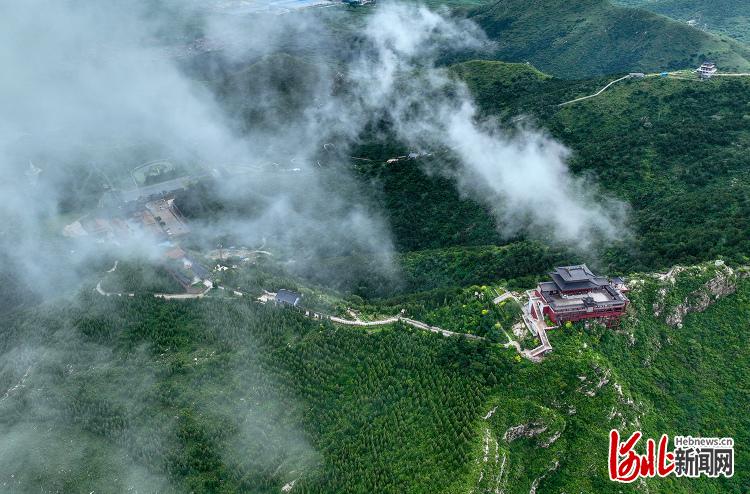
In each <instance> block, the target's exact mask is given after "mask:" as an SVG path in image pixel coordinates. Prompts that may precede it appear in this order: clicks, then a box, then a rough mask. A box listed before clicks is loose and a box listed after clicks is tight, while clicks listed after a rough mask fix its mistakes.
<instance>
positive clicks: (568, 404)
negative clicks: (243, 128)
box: [0, 264, 750, 493]
mask: <svg viewBox="0 0 750 494" xmlns="http://www.w3.org/2000/svg"><path fill="white" fill-rule="evenodd" d="M712 280H713V281H712ZM717 280H719V281H717ZM630 283H631V285H632V287H633V289H634V291H633V292H632V293H631V299H632V301H633V307H634V308H633V310H632V311H631V313H630V314H629V316H628V317H627V319H626V320H625V321H624V322H623V324H622V326H621V327H620V328H619V329H617V330H610V329H604V328H602V327H598V326H592V327H588V328H586V327H584V326H583V325H575V326H574V327H572V328H565V329H561V330H556V331H554V332H553V333H552V334H551V338H552V341H553V344H554V346H555V350H554V352H553V353H552V355H551V356H550V357H548V358H547V359H546V360H545V361H544V362H543V363H541V364H534V363H531V362H529V361H526V360H524V359H521V358H520V357H519V356H517V355H516V353H515V351H514V350H513V349H512V348H511V349H505V348H502V347H500V346H498V345H496V344H491V343H488V342H482V341H470V340H464V339H458V338H445V337H442V336H439V335H435V334H432V333H424V332H419V331H417V330H412V329H408V328H407V327H405V326H399V325H395V326H393V327H386V328H382V329H378V330H376V331H369V332H368V331H364V330H361V329H356V328H347V327H334V326H331V325H330V323H327V322H326V323H321V322H317V321H312V320H310V319H306V318H304V317H303V316H302V315H300V314H298V313H296V312H294V311H289V310H283V309H275V308H273V307H264V306H260V305H259V304H256V303H253V302H250V301H247V300H243V299H223V298H209V299H204V300H200V301H163V300H159V299H155V298H153V297H152V296H149V295H147V294H146V295H143V296H137V297H134V298H129V297H125V298H119V297H115V298H107V297H102V296H100V295H98V294H96V293H95V292H94V291H93V290H92V291H90V292H89V291H87V292H86V293H82V294H80V295H78V296H76V297H75V298H74V299H73V300H71V301H66V302H63V303H61V304H52V303H48V304H46V305H45V306H43V307H41V308H35V309H33V310H26V311H19V312H13V313H10V314H8V315H7V318H6V330H5V332H4V337H3V339H2V343H1V346H0V353H1V354H3V355H5V356H6V358H4V359H3V366H2V368H0V389H3V390H8V391H7V392H5V393H4V395H3V396H2V397H1V398H0V411H2V413H0V417H1V418H0V432H1V433H2V435H3V437H4V438H6V440H5V441H4V442H3V445H2V446H0V454H2V455H3V456H4V457H9V455H12V457H13V458H14V461H7V462H4V463H3V465H4V467H3V468H4V469H3V471H0V485H2V486H3V489H4V490H6V491H8V492H33V491H38V490H40V489H43V490H47V491H62V492H81V491H86V492H91V491H95V492H102V493H108V492H112V493H116V492H123V491H127V489H131V490H133V489H138V490H141V489H142V490H146V491H148V490H149V489H156V490H158V491H159V492H226V493H230V492H238V491H243V492H279V490H280V489H281V487H282V486H287V487H288V486H290V485H291V486H292V487H291V489H292V490H291V492H299V493H311V492H316V493H317V492H319V493H328V492H363V493H364V492H392V493H402V492H446V493H453V492H455V493H459V492H466V491H467V490H471V489H472V488H474V489H475V492H494V490H495V489H496V488H502V489H504V490H505V492H510V493H526V492H528V491H529V488H530V486H531V485H532V483H535V482H536V485H537V488H538V492H597V493H606V492H612V493H614V492H641V490H642V489H643V488H644V486H643V485H642V484H641V485H630V486H629V485H615V484H613V483H610V482H609V481H608V480H606V479H607V474H606V451H607V433H608V431H609V429H610V428H611V427H618V428H621V429H622V430H623V431H632V430H634V429H640V430H643V432H644V434H646V435H647V436H656V435H658V434H661V433H669V434H678V433H679V434H694V435H704V436H710V435H716V436H725V435H728V436H733V437H734V438H735V441H736V442H737V444H738V445H741V444H744V443H746V442H747V441H748V439H750V438H748V437H747V431H748V430H750V424H748V417H747V414H745V413H744V410H745V409H746V408H747V406H748V404H750V396H748V393H747V390H746V389H745V388H744V387H743V383H744V382H746V380H747V378H748V373H750V368H748V361H747V359H745V358H743V355H745V354H746V353H747V351H748V343H747V340H746V339H745V338H744V333H743V332H742V331H738V328H742V327H744V325H745V324H746V321H747V320H748V318H750V312H749V311H750V284H748V279H747V277H746V275H745V274H743V272H737V271H732V270H728V269H726V268H725V267H723V266H718V265H717V266H714V264H709V265H703V266H699V267H695V268H690V269H678V270H675V271H673V273H672V275H671V276H668V277H664V276H662V277H661V278H660V279H658V278H655V277H652V276H650V275H634V276H633V277H632V278H631V279H630ZM709 283H710V284H709ZM717 283H718V285H717ZM708 286H711V287H713V288H711V290H712V291H711V292H710V293H711V295H710V296H709V298H708V299H706V298H705V297H703V296H702V295H701V294H702V293H704V292H705V293H709V292H707V290H708V288H706V287H708ZM716 286H719V287H721V290H720V291H716V290H715V288H716ZM733 292H734V293H733ZM469 293H470V292H469ZM469 293H467V295H468V294H469ZM714 293H716V295H714ZM446 297H447V298H446V299H445V302H443V303H442V304H443V305H445V307H446V309H449V311H448V312H446V311H442V310H441V309H440V306H441V303H440V302H437V304H436V305H435V303H434V302H430V303H429V304H428V305H425V307H428V306H429V307H432V308H431V309H429V311H431V312H430V313H431V314H433V316H430V317H437V318H438V320H439V319H440V318H443V319H444V318H445V317H453V316H449V314H450V313H451V311H457V310H458V311H460V310H461V309H460V307H461V305H460V304H461V303H463V304H464V306H466V304H469V305H470V307H467V308H466V309H465V310H466V314H467V315H469V317H474V316H473V315H472V314H473V312H474V311H476V310H477V309H478V307H477V306H476V305H475V304H473V303H472V302H470V298H471V297H469V298H468V299H467V298H465V297H466V296H465V295H460V296H459V298H457V299H455V301H454V302H451V301H450V300H453V298H452V296H448V295H447V294H446ZM706 300H708V303H707V304H706V303H705V302H706ZM456 302H458V303H459V305H455V304H456ZM392 303H395V301H392ZM403 303H405V304H406V305H404V306H405V307H410V309H409V310H410V311H414V310H417V308H418V306H419V305H420V304H421V302H420V301H419V297H417V298H412V299H410V301H407V300H404V301H403ZM683 309H684V310H683ZM700 311H704V312H700ZM685 313H687V314H686V315H684V314H685ZM675 314H683V315H681V316H679V320H678V319H675V317H676V316H675ZM424 315H426V316H429V314H428V313H427V312H425V313H424ZM478 317H480V318H481V317H483V316H481V315H479V316H478ZM512 322H513V319H512V318H511V319H505V318H503V317H501V318H500V319H499V323H498V324H500V325H501V326H502V325H504V324H512ZM464 323H466V321H464ZM461 324H463V323H461ZM506 329H509V328H506ZM42 357H44V359H43V362H44V365H39V362H40V359H42ZM135 369H137V370H138V372H135ZM490 412H491V413H490ZM511 431H512V432H511ZM486 448H489V449H486ZM485 451H488V452H489V453H488V452H485ZM500 461H503V462H504V465H505V466H504V468H503V469H500V468H499V462H500ZM736 461H737V463H736V474H735V476H734V477H733V478H731V479H721V480H713V479H701V480H694V481H691V480H680V481H675V480H674V479H653V480H649V481H647V484H648V488H649V492H654V493H656V492H665V493H666V492H669V493H693V492H706V493H713V492H717V493H718V492H737V493H740V492H744V491H745V490H746V489H747V487H748V483H749V482H750V480H748V475H747V471H748V470H747V465H748V461H750V460H749V459H748V455H747V452H746V451H745V450H744V449H743V448H741V447H738V449H737V460H736ZM498 474H499V476H498Z"/></svg>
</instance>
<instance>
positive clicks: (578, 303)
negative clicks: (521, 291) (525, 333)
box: [524, 264, 629, 329]
mask: <svg viewBox="0 0 750 494" xmlns="http://www.w3.org/2000/svg"><path fill="white" fill-rule="evenodd" d="M550 275H551V277H552V280H551V281H546V282H543V283H539V286H538V287H537V288H536V289H535V290H530V291H528V292H527V294H528V296H529V302H528V305H527V306H526V308H525V311H524V312H525V313H526V314H525V315H526V316H527V317H528V318H529V319H530V320H531V321H530V322H532V323H533V324H534V326H537V327H539V326H542V327H544V328H545V329H546V328H548V327H549V324H548V323H547V322H549V323H551V324H552V325H560V324H564V323H566V322H568V321H571V322H575V321H581V320H584V319H598V320H601V321H603V322H604V323H605V324H607V325H613V324H616V323H617V322H618V321H619V319H620V317H622V315H623V314H625V310H626V309H627V307H628V304H629V301H628V298H627V297H626V296H625V295H624V292H626V291H627V287H626V286H625V284H624V283H623V281H622V279H620V278H612V279H609V278H606V277H603V276H596V275H595V274H594V273H592V272H591V270H590V269H589V268H588V267H587V266H586V265H585V264H581V265H578V266H565V267H558V268H555V270H554V271H553V272H552V273H550Z"/></svg>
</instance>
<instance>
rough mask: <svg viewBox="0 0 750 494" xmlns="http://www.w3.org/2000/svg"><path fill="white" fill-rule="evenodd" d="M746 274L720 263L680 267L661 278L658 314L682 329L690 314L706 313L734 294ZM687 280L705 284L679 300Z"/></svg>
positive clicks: (722, 262)
mask: <svg viewBox="0 0 750 494" xmlns="http://www.w3.org/2000/svg"><path fill="white" fill-rule="evenodd" d="M746 275H747V272H746V271H745V270H738V271H735V270H734V269H732V268H731V267H729V266H727V265H726V264H725V263H724V261H720V260H719V261H715V262H714V263H712V264H707V265H701V266H694V267H690V268H685V267H681V266H677V267H675V268H673V269H672V270H670V271H669V272H668V273H667V274H665V275H657V279H658V280H659V281H660V282H661V283H662V286H661V288H659V291H658V294H657V299H656V302H654V315H655V316H657V317H660V316H662V315H664V316H665V322H666V323H667V324H668V325H670V326H673V327H677V328H681V327H682V321H683V320H684V319H685V316H686V315H687V314H689V313H691V312H703V311H704V310H706V309H707V308H708V307H710V306H711V305H712V304H713V303H715V302H716V301H717V300H719V299H721V298H723V297H726V296H727V295H730V294H732V293H734V292H735V291H736V290H737V280H738V278H739V277H740V276H746ZM686 279H690V280H691V281H694V280H700V281H699V283H701V284H700V285H699V286H698V287H697V288H694V289H691V290H689V291H688V293H687V294H686V295H684V296H682V297H679V296H678V297H677V298H676V297H675V296H676V293H679V292H681V290H679V288H680V287H681V285H683V287H684V285H685V280H686ZM703 280H705V281H703Z"/></svg>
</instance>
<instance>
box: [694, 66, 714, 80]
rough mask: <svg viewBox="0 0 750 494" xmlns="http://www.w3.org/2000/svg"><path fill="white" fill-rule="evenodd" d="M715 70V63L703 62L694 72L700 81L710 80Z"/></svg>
mask: <svg viewBox="0 0 750 494" xmlns="http://www.w3.org/2000/svg"><path fill="white" fill-rule="evenodd" d="M717 70H718V69H717V68H716V64H715V63H713V62H703V64H702V65H701V66H700V67H698V68H697V69H696V72H697V73H698V77H700V78H701V79H710V78H711V77H712V76H713V75H714V74H715V73H716V71H717Z"/></svg>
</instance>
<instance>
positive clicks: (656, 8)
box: [615, 0, 750, 43]
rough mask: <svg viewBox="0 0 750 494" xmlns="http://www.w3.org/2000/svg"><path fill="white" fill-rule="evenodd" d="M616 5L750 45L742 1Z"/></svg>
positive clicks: (648, 0)
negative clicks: (632, 8) (689, 24)
mask: <svg viewBox="0 0 750 494" xmlns="http://www.w3.org/2000/svg"><path fill="white" fill-rule="evenodd" d="M615 3H619V4H621V5H626V6H630V7H640V8H643V9H647V10H650V11H652V12H656V13H658V14H663V15H666V16H669V17H671V18H673V19H676V20H679V21H683V22H687V21H690V20H693V21H696V25H697V26H698V27H700V28H704V29H708V30H709V31H712V32H716V33H722V34H726V35H728V36H731V37H733V38H735V39H737V40H739V41H741V42H743V43H747V42H748V41H750V27H749V26H750V4H748V3H747V2H746V1H744V0H712V1H710V2H706V1H703V0H616V2H615Z"/></svg>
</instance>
